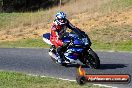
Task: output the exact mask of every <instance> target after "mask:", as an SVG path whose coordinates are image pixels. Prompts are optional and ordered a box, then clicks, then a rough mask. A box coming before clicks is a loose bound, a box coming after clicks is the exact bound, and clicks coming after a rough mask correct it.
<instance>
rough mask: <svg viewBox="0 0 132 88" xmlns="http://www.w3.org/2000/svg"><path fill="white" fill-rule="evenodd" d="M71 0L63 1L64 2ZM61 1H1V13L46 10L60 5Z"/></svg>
mask: <svg viewBox="0 0 132 88" xmlns="http://www.w3.org/2000/svg"><path fill="white" fill-rule="evenodd" d="M65 1H69V0H62V4H64V3H63V2H65ZM59 3H60V0H0V11H3V12H25V11H36V10H38V9H46V8H49V7H52V6H55V5H58V4H59Z"/></svg>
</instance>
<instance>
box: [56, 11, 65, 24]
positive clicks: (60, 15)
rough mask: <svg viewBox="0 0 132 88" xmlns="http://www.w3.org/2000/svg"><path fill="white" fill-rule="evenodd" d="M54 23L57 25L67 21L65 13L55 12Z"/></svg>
mask: <svg viewBox="0 0 132 88" xmlns="http://www.w3.org/2000/svg"><path fill="white" fill-rule="evenodd" d="M55 21H56V23H57V24H58V25H64V24H66V22H67V19H66V14H65V13H64V12H58V13H57V14H56V19H55Z"/></svg>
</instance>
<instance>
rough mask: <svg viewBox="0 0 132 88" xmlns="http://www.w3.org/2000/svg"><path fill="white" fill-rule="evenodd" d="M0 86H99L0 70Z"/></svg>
mask: <svg viewBox="0 0 132 88" xmlns="http://www.w3.org/2000/svg"><path fill="white" fill-rule="evenodd" d="M0 88H101V87H98V86H93V85H92V84H86V85H83V86H80V85H78V84H77V82H70V81H63V80H60V79H55V78H50V77H40V76H29V75H26V74H22V73H14V72H3V71H0Z"/></svg>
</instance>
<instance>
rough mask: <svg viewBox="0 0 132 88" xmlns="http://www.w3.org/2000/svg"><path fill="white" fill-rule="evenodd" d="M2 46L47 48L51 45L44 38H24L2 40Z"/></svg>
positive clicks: (0, 45) (0, 43)
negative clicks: (19, 39)
mask: <svg viewBox="0 0 132 88" xmlns="http://www.w3.org/2000/svg"><path fill="white" fill-rule="evenodd" d="M0 47H1V48H5V47H8V48H23V47H26V48H40V47H41V48H45V47H49V45H47V44H45V43H44V42H43V41H42V39H24V40H21V41H5V42H0Z"/></svg>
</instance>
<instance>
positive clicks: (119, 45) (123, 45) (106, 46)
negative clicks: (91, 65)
mask: <svg viewBox="0 0 132 88" xmlns="http://www.w3.org/2000/svg"><path fill="white" fill-rule="evenodd" d="M92 48H93V49H95V50H103V51H130V52H132V40H129V41H121V42H113V43H108V42H98V41H93V45H92Z"/></svg>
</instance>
